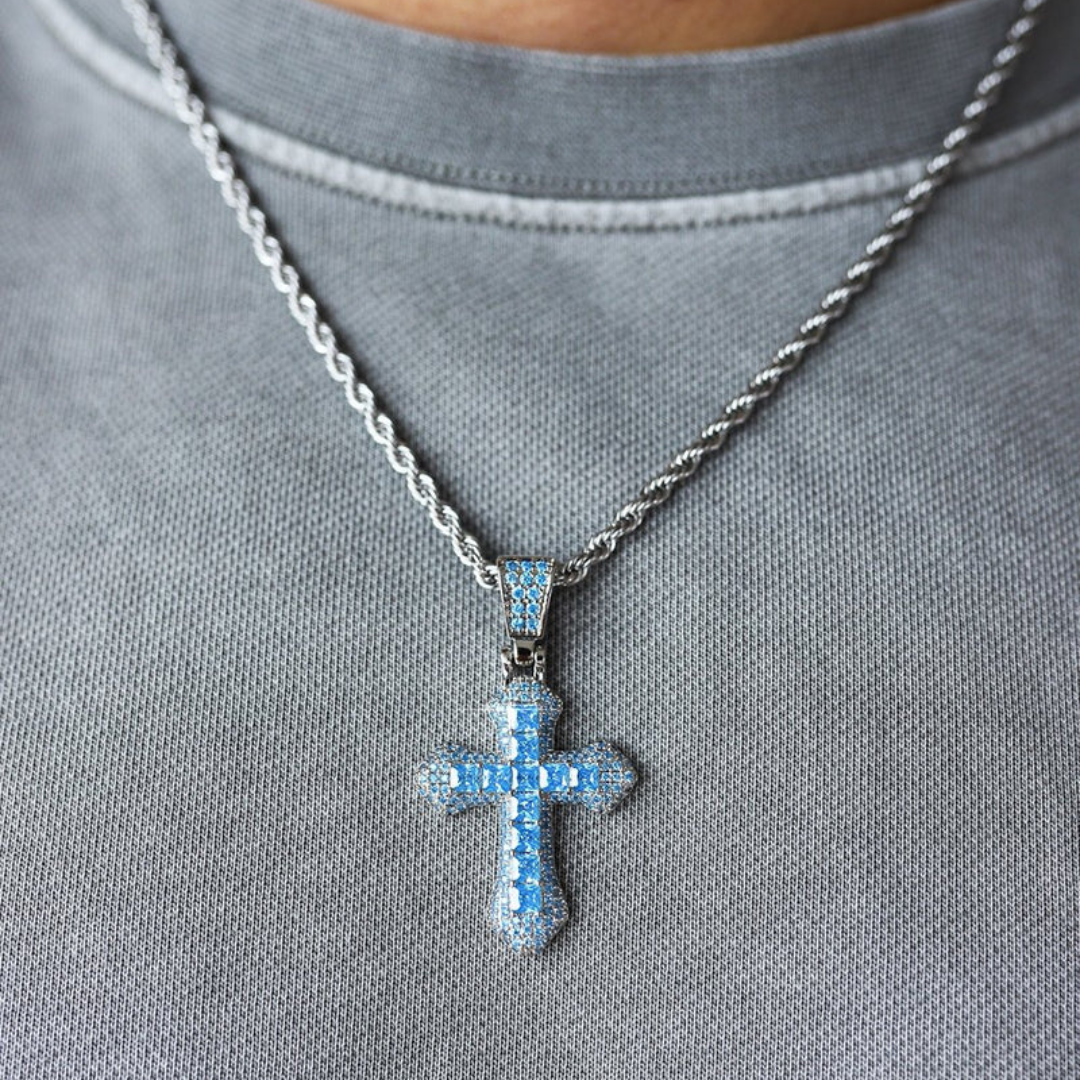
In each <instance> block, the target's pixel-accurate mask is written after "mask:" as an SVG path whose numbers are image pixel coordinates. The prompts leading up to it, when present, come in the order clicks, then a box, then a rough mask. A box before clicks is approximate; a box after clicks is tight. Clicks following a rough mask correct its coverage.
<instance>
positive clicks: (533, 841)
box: [514, 824, 540, 851]
mask: <svg viewBox="0 0 1080 1080" xmlns="http://www.w3.org/2000/svg"><path fill="white" fill-rule="evenodd" d="M515 828H516V829H517V843H516V844H515V845H514V848H515V850H518V851H539V849H540V830H539V829H538V828H537V827H536V826H535V825H525V824H521V825H517V826H515Z"/></svg>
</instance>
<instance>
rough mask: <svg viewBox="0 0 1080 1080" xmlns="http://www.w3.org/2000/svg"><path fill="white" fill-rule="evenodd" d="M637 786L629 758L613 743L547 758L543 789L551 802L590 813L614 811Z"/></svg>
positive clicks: (544, 763)
mask: <svg viewBox="0 0 1080 1080" xmlns="http://www.w3.org/2000/svg"><path fill="white" fill-rule="evenodd" d="M636 782H637V773H635V772H634V767H633V766H632V765H631V764H630V762H629V761H628V760H627V758H626V757H625V756H624V755H623V754H622V753H620V752H619V751H618V750H617V749H616V748H615V747H614V746H612V745H611V744H610V743H594V744H593V745H592V746H586V747H585V749H584V750H562V751H557V752H555V753H553V754H548V755H546V756H545V758H544V760H543V762H542V763H541V775H540V785H541V788H542V790H543V792H544V794H545V795H547V797H548V798H549V799H550V800H551V801H552V802H561V803H579V804H580V805H582V806H586V807H588V808H589V809H590V810H595V811H597V812H603V811H606V810H613V809H614V808H615V806H616V805H618V803H619V800H620V799H622V797H623V796H624V795H625V794H626V793H627V792H628V791H629V790H630V789H631V788H632V787H633V786H634V784H635V783H636Z"/></svg>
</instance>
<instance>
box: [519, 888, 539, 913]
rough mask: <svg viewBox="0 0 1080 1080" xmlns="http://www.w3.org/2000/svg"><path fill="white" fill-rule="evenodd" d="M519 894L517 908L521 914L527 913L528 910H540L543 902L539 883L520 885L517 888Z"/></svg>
mask: <svg viewBox="0 0 1080 1080" xmlns="http://www.w3.org/2000/svg"><path fill="white" fill-rule="evenodd" d="M517 895H518V906H517V909H518V913H519V914H525V913H527V912H535V911H539V910H540V907H541V903H540V886H539V885H519V886H518V889H517Z"/></svg>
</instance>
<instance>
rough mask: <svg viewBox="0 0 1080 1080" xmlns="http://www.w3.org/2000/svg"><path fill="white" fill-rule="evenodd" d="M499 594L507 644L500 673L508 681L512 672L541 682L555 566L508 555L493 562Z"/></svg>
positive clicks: (550, 563)
mask: <svg viewBox="0 0 1080 1080" xmlns="http://www.w3.org/2000/svg"><path fill="white" fill-rule="evenodd" d="M495 565H496V568H497V569H498V572H499V591H500V592H501V593H502V601H503V617H504V619H505V621H506V633H507V636H508V637H509V638H510V644H509V645H508V646H507V647H506V648H504V649H503V670H504V673H505V675H506V677H507V679H508V680H509V679H510V678H511V677H512V676H513V674H514V669H515V668H524V669H526V670H527V671H528V672H529V673H530V674H531V675H532V677H533V678H535V679H537V680H539V681H540V682H543V680H544V632H545V630H546V629H547V614H548V607H549V606H550V603H551V588H552V584H553V581H554V576H555V575H554V569H555V564H554V562H552V560H551V559H543V558H537V557H536V556H526V555H507V556H504V557H503V558H499V559H496V560H495Z"/></svg>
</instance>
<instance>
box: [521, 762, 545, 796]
mask: <svg viewBox="0 0 1080 1080" xmlns="http://www.w3.org/2000/svg"><path fill="white" fill-rule="evenodd" d="M515 787H516V788H517V790H518V791H539V790H540V767H539V766H538V765H519V766H518V767H517V784H516V785H515Z"/></svg>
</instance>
